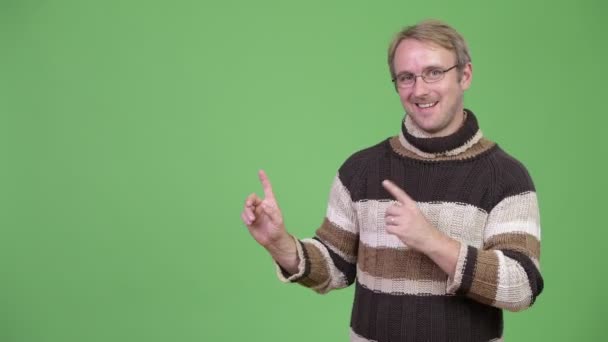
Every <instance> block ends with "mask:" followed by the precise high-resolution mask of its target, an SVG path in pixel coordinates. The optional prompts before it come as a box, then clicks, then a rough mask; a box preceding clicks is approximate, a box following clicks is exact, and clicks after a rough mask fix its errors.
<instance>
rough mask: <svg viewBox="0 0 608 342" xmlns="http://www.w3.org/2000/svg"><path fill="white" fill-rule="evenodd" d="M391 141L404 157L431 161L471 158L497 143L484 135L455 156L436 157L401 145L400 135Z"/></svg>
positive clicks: (394, 148)
mask: <svg viewBox="0 0 608 342" xmlns="http://www.w3.org/2000/svg"><path fill="white" fill-rule="evenodd" d="M389 142H390V144H391V147H392V148H393V150H394V151H395V152H397V153H398V154H400V155H402V156H404V157H408V158H413V159H420V160H431V161H444V160H463V159H469V158H473V157H475V156H477V155H479V154H481V153H483V152H485V151H487V150H489V149H490V148H492V147H494V145H496V144H495V143H494V142H493V141H490V140H488V139H486V138H484V137H482V138H481V139H480V140H479V141H478V142H477V143H476V144H474V145H473V146H471V148H469V149H467V150H466V151H464V152H463V153H459V154H457V155H455V156H437V157H435V158H424V157H422V156H419V155H417V154H416V153H414V152H412V151H410V150H408V149H407V148H405V147H403V145H401V142H399V137H398V136H395V137H392V138H391V139H390V140H389Z"/></svg>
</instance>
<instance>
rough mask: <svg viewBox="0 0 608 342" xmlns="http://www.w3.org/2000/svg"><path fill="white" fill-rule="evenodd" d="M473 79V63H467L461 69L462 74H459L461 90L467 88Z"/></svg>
mask: <svg viewBox="0 0 608 342" xmlns="http://www.w3.org/2000/svg"><path fill="white" fill-rule="evenodd" d="M471 81H473V64H471V62H469V63H467V64H466V65H465V66H464V68H463V69H462V75H461V76H460V86H461V87H462V89H463V90H466V89H469V87H470V86H471Z"/></svg>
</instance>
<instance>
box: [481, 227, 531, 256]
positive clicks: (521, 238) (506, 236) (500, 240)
mask: <svg viewBox="0 0 608 342" xmlns="http://www.w3.org/2000/svg"><path fill="white" fill-rule="evenodd" d="M484 247H485V249H508V250H512V251H516V252H520V253H523V254H525V255H526V256H528V257H531V258H534V259H536V260H540V241H538V239H537V238H536V237H534V236H533V235H530V234H526V233H503V234H498V235H494V236H492V237H491V238H489V239H488V240H487V241H486V242H485V243H484Z"/></svg>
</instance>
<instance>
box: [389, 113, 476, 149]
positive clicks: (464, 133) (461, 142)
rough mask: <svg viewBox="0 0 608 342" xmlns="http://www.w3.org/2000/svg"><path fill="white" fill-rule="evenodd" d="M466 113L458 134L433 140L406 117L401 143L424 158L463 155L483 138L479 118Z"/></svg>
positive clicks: (400, 138) (402, 127) (400, 137)
mask: <svg viewBox="0 0 608 342" xmlns="http://www.w3.org/2000/svg"><path fill="white" fill-rule="evenodd" d="M465 112H466V118H465V121H464V123H463V125H462V126H461V127H460V128H459V129H458V130H457V131H456V132H454V133H452V134H450V135H448V136H445V137H435V138H431V137H429V136H428V135H426V134H425V133H424V132H422V131H420V130H419V129H417V128H416V126H415V125H414V124H413V123H412V122H411V119H410V118H409V117H408V116H407V115H406V117H405V119H404V120H403V124H402V125H401V134H400V136H399V141H400V142H401V144H402V145H403V147H405V148H406V149H409V150H411V151H412V152H414V153H416V154H418V155H420V156H422V157H424V158H435V157H439V156H451V155H456V154H459V153H462V152H464V151H466V150H467V149H469V148H470V147H471V146H473V145H474V144H475V143H477V142H478V141H479V140H480V139H481V138H482V133H481V131H480V130H479V125H478V123H477V118H476V117H475V115H474V114H473V112H472V111H470V110H468V109H465Z"/></svg>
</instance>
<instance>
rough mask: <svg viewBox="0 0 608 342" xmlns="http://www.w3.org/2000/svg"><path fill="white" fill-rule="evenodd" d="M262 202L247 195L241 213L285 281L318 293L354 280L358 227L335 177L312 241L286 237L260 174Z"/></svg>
mask: <svg viewBox="0 0 608 342" xmlns="http://www.w3.org/2000/svg"><path fill="white" fill-rule="evenodd" d="M260 181H261V182H262V186H263V188H264V193H265V198H264V199H260V198H259V197H257V195H255V194H251V195H250V196H249V197H248V198H247V200H246V201H245V208H244V210H243V212H242V214H241V218H242V219H243V222H244V223H245V225H246V226H247V228H248V229H249V232H250V233H251V235H252V236H253V238H254V239H255V240H256V241H257V242H258V243H259V244H260V245H262V246H263V247H264V248H265V249H266V250H267V251H268V252H269V253H270V255H271V256H272V258H273V259H274V260H275V261H276V263H277V265H278V266H279V267H277V274H278V276H279V279H281V280H282V281H284V282H297V283H299V284H301V285H303V286H306V287H310V288H312V289H313V290H315V291H317V292H319V293H326V292H328V291H330V290H333V289H338V288H343V287H346V286H348V285H350V284H352V283H353V282H354V279H355V274H356V255H357V247H358V241H359V239H358V226H357V220H356V215H355V209H354V205H353V202H352V200H351V198H350V194H349V192H348V190H347V189H346V187H345V186H344V184H343V182H342V180H341V179H340V176H339V175H338V176H336V177H335V179H334V182H333V184H332V188H331V192H330V196H329V204H328V208H327V214H326V217H325V219H324V220H323V223H322V224H321V227H320V228H319V229H317V232H316V236H315V237H314V238H313V239H303V240H298V239H296V238H294V237H293V236H291V235H290V234H289V233H287V230H286V229H285V226H284V224H283V217H282V214H281V211H280V209H279V207H278V204H277V202H276V198H275V197H274V194H273V192H272V187H271V185H270V181H269V180H268V178H267V177H266V175H265V173H264V172H263V171H260Z"/></svg>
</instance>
